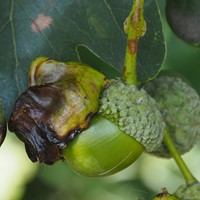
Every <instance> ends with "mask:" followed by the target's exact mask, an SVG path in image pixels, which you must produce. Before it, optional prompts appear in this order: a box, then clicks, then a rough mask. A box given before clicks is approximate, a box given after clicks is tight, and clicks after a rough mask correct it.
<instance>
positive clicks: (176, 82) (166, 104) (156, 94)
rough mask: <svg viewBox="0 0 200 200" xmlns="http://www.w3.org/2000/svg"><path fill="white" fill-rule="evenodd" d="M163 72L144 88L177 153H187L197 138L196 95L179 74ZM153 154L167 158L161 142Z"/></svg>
mask: <svg viewBox="0 0 200 200" xmlns="http://www.w3.org/2000/svg"><path fill="white" fill-rule="evenodd" d="M171 74H172V73H171V72H163V73H161V74H160V75H159V76H158V77H157V78H155V79H154V80H152V81H150V82H148V83H147V84H146V85H145V86H144V89H145V90H146V91H147V92H148V93H149V94H150V95H151V96H152V97H153V98H154V99H155V100H156V103H157V106H158V108H159V110H160V112H161V113H162V117H163V119H164V121H165V123H166V124H167V126H168V128H169V130H170V132H171V134H172V139H173V141H174V143H175V146H176V148H177V149H178V151H179V152H180V154H184V153H186V152H188V151H189V150H190V149H191V148H192V147H193V146H194V145H195V144H196V142H197V141H198V140H199V138H200V118H199V116H200V98H199V95H198V93H197V92H196V91H195V90H194V89H193V88H192V86H191V85H190V84H189V83H188V82H187V81H186V80H185V79H184V78H183V77H181V76H179V75H177V74H173V75H171ZM153 154H154V155H157V156H160V157H166V158H170V157H171V156H170V154H169V152H168V150H167V148H166V146H165V145H164V143H163V144H162V145H161V146H160V147H159V148H158V149H156V151H154V152H153Z"/></svg>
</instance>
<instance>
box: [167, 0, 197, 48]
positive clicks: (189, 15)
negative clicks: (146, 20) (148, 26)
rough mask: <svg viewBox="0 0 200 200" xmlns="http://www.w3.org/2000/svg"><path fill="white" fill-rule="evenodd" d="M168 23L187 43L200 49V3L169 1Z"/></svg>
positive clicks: (185, 0)
mask: <svg viewBox="0 0 200 200" xmlns="http://www.w3.org/2000/svg"><path fill="white" fill-rule="evenodd" d="M166 15H167V21H168V23H169V25H170V27H171V28H172V30H173V32H174V33H175V34H176V35H177V36H178V37H180V38H181V39H182V40H184V41H185V42H187V43H189V44H191V45H194V46H198V47H200V1H199V0H167V4H166Z"/></svg>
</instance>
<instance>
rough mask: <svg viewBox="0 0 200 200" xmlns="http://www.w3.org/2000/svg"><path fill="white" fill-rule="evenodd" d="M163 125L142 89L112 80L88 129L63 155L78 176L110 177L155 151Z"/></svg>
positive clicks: (69, 145)
mask: <svg viewBox="0 0 200 200" xmlns="http://www.w3.org/2000/svg"><path fill="white" fill-rule="evenodd" d="M164 126H165V125H164V123H163V121H162V117H161V114H160V112H159V111H158V109H157V107H156V103H155V101H154V100H153V99H152V98H151V97H150V96H149V95H148V94H147V93H146V92H145V91H144V90H138V88H137V87H136V86H134V85H125V84H124V83H122V82H121V81H120V80H116V81H113V82H111V83H110V84H109V85H108V86H107V87H106V88H105V89H104V90H103V91H102V93H101V96H100V99H99V110H98V113H97V114H96V115H95V117H94V118H93V119H92V121H91V125H90V127H89V128H88V129H87V130H85V131H83V132H82V133H81V134H79V135H77V137H75V138H74V140H72V141H70V142H69V144H68V147H67V148H66V149H64V150H63V156H64V157H65V159H66V161H67V162H68V164H69V165H70V166H71V168H72V169H74V170H75V171H76V172H77V173H78V174H81V175H84V176H95V177H98V176H106V175H111V174H114V173H116V172H119V171H120V170H122V169H124V168H126V167H127V166H129V165H130V164H132V163H133V162H134V161H135V160H136V159H137V158H138V157H139V156H140V155H141V153H142V152H143V151H144V149H145V150H146V151H153V150H155V149H156V148H158V146H159V145H160V144H161V142H162V139H163V131H164Z"/></svg>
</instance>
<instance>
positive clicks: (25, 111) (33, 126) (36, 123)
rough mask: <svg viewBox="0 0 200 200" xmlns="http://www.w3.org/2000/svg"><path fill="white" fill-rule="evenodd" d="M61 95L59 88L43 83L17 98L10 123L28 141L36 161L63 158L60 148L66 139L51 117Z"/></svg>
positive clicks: (50, 160) (29, 149)
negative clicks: (53, 126) (57, 130)
mask: <svg viewBox="0 0 200 200" xmlns="http://www.w3.org/2000/svg"><path fill="white" fill-rule="evenodd" d="M62 99H63V97H62V96H61V94H60V93H59V90H58V88H56V87H54V86H52V85H43V86H33V87H30V88H29V89H28V90H26V91H25V92H24V93H22V94H21V95H20V97H19V98H18V100H17V101H16V104H15V108H14V110H13V112H12V115H11V118H10V120H9V124H8V126H9V129H10V130H11V131H12V132H15V133H16V135H17V136H18V137H19V138H20V139H21V140H22V141H23V142H24V143H25V147H26V151H27V154H28V156H29V158H30V159H31V160H32V161H33V162H36V161H39V162H44V163H46V164H53V163H54V162H56V161H57V160H60V159H62V156H61V155H60V150H59V149H60V148H63V147H65V143H64V142H63V141H60V140H59V139H58V138H57V135H56V133H55V132H54V130H53V128H52V125H51V123H50V120H49V119H50V118H51V114H52V113H55V112H56V111H57V110H59V108H60V107H61V106H62Z"/></svg>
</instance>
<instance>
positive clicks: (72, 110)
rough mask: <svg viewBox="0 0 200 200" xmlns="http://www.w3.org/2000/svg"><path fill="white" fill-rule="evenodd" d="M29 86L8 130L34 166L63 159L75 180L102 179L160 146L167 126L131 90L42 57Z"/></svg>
mask: <svg viewBox="0 0 200 200" xmlns="http://www.w3.org/2000/svg"><path fill="white" fill-rule="evenodd" d="M29 84H30V87H29V88H28V89H27V90H26V91H25V92H24V93H23V94H22V95H20V97H19V98H18V100H17V101H16V104H15V107H14V110H13V112H12V115H11V118H10V120H9V129H10V130H11V131H13V132H15V133H16V135H17V136H18V137H19V138H20V139H21V140H22V141H23V142H24V143H25V147H26V151H27V153H28V156H29V158H30V159H31V160H32V161H33V162H35V161H39V162H43V163H46V164H53V163H55V162H56V161H58V160H60V159H61V160H64V159H65V160H66V161H67V163H68V164H69V165H70V166H71V168H72V169H73V170H74V171H75V172H77V173H78V174H80V175H83V176H93V177H100V176H106V175H111V174H114V173H117V172H119V171H121V170H122V169H124V168H126V167H127V166H129V165H130V164H132V163H133V162H134V161H135V160H137V159H138V157H139V156H140V155H141V154H142V152H144V150H146V151H154V150H155V149H156V148H158V146H159V145H160V144H161V142H162V139H163V133H164V127H165V124H164V122H163V120H162V117H161V114H160V112H159V111H158V109H157V106H156V102H155V101H154V100H153V99H152V98H151V97H150V96H149V95H148V94H147V93H146V92H145V91H144V90H139V89H138V88H137V87H136V86H134V85H125V84H124V83H122V81H121V80H106V79H105V76H104V75H103V74H101V73H99V72H97V71H96V70H94V69H92V68H91V67H89V66H87V65H84V64H80V63H75V62H68V63H63V62H57V61H54V60H49V59H47V58H44V57H41V58H38V59H36V60H35V61H33V63H32V65H31V68H30V78H29Z"/></svg>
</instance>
